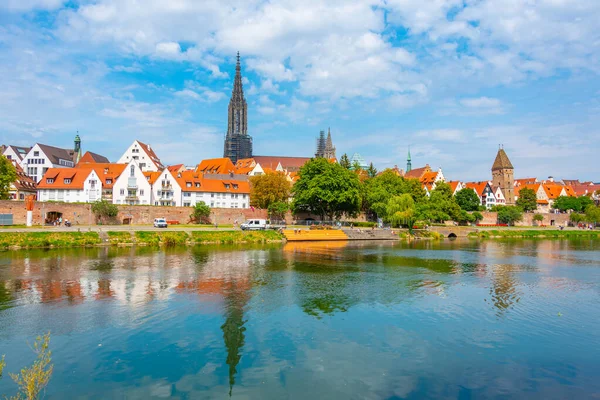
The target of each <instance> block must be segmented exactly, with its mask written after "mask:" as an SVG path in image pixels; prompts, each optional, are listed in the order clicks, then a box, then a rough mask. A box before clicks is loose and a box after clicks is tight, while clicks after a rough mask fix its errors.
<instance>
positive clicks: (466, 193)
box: [454, 188, 480, 211]
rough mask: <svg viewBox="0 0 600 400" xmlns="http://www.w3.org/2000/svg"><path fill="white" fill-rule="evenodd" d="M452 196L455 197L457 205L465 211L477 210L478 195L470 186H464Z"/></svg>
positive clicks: (478, 204)
mask: <svg viewBox="0 0 600 400" xmlns="http://www.w3.org/2000/svg"><path fill="white" fill-rule="evenodd" d="M454 198H455V199H456V203H457V204H458V206H459V207H460V208H462V209H463V210H465V211H477V210H479V206H480V200H479V196H478V195H477V193H475V191H474V190H473V189H471V188H464V189H461V190H459V191H458V192H456V194H455V195H454Z"/></svg>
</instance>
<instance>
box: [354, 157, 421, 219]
mask: <svg viewBox="0 0 600 400" xmlns="http://www.w3.org/2000/svg"><path fill="white" fill-rule="evenodd" d="M363 193H364V195H363V196H364V200H363V203H364V204H363V207H364V209H365V210H368V211H371V212H373V213H375V214H376V215H377V216H378V217H379V218H383V219H385V218H386V216H387V212H386V209H387V204H388V202H389V201H390V199H391V198H392V197H394V196H400V195H402V194H405V193H408V194H410V195H411V196H412V198H413V200H414V202H415V203H422V202H425V201H427V196H426V194H425V191H424V190H423V188H422V187H421V183H420V182H419V180H418V179H404V178H403V177H401V176H398V175H397V174H396V173H395V172H394V171H393V170H391V169H386V170H385V171H383V172H382V173H381V174H379V175H377V176H375V178H373V179H369V180H367V181H366V182H365V184H364V190H363Z"/></svg>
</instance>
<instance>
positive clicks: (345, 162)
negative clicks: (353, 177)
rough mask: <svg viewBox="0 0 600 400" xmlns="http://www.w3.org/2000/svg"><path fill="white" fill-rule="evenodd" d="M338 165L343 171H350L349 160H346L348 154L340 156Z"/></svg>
mask: <svg viewBox="0 0 600 400" xmlns="http://www.w3.org/2000/svg"><path fill="white" fill-rule="evenodd" d="M340 165H341V166H342V167H343V168H345V169H350V167H351V166H352V164H350V159H349V158H348V154H346V153H344V154H342V157H341V158H340Z"/></svg>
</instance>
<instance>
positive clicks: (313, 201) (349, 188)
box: [292, 158, 361, 220]
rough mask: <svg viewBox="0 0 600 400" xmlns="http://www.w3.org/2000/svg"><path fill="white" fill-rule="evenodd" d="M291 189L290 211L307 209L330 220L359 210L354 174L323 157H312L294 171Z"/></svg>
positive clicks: (358, 189)
mask: <svg viewBox="0 0 600 400" xmlns="http://www.w3.org/2000/svg"><path fill="white" fill-rule="evenodd" d="M298 177H299V178H298V181H297V182H296V184H295V185H294V187H293V188H292V193H293V195H294V202H293V206H292V208H293V210H294V212H296V213H297V212H303V211H305V212H310V213H313V214H316V215H320V216H321V219H323V218H324V217H325V216H327V217H329V218H330V219H331V220H333V219H334V218H339V217H341V216H342V215H343V214H347V215H350V216H352V215H356V213H357V212H358V211H359V210H360V200H361V199H360V180H359V178H358V175H357V174H356V173H354V172H352V171H349V170H347V169H345V168H344V167H343V166H341V165H340V164H336V163H331V162H329V161H328V160H325V159H324V158H317V159H312V160H310V161H309V162H308V163H306V164H305V165H304V166H303V167H302V168H300V171H299V173H298Z"/></svg>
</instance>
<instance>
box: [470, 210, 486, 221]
mask: <svg viewBox="0 0 600 400" xmlns="http://www.w3.org/2000/svg"><path fill="white" fill-rule="evenodd" d="M471 215H472V216H473V218H474V219H475V223H477V222H479V221H483V214H481V213H480V212H479V211H475V212H474V213H473V214H471Z"/></svg>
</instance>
